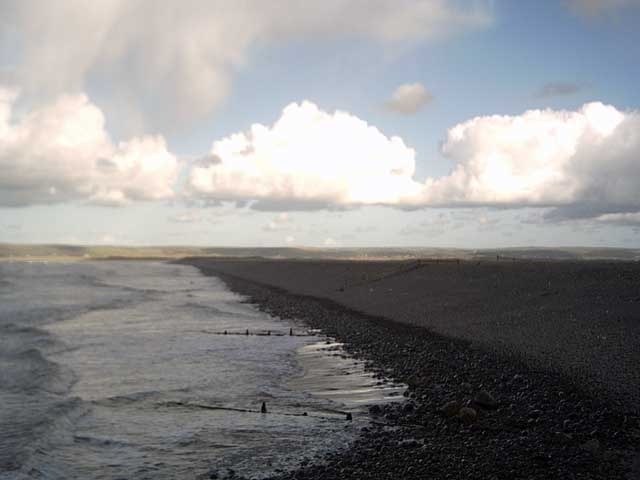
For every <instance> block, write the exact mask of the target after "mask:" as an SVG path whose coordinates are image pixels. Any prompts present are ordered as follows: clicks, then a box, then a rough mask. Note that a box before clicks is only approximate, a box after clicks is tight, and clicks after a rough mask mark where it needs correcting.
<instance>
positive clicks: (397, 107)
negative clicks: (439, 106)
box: [385, 83, 433, 115]
mask: <svg viewBox="0 0 640 480" xmlns="http://www.w3.org/2000/svg"><path fill="white" fill-rule="evenodd" d="M432 99H433V95H431V94H430V93H429V92H427V89H426V88H424V86H423V85H422V84H421V83H406V84H404V85H400V86H399V87H398V88H396V90H395V91H394V92H393V94H392V95H391V98H390V99H389V100H387V102H386V103H385V106H386V108H387V110H390V111H392V112H397V113H403V114H406V115H411V114H413V113H416V112H418V111H420V110H422V108H423V107H424V106H425V105H426V104H427V103H429V102H430V101H431V100H432Z"/></svg>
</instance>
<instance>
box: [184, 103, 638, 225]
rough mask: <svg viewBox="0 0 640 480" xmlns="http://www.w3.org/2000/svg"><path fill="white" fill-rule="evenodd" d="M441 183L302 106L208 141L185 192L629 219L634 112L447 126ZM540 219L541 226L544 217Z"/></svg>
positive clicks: (387, 148) (397, 153) (534, 115)
mask: <svg viewBox="0 0 640 480" xmlns="http://www.w3.org/2000/svg"><path fill="white" fill-rule="evenodd" d="M442 153H443V155H444V156H445V157H447V158H449V159H450V160H451V161H452V163H453V168H452V171H451V173H450V174H449V175H446V176H443V177H440V178H427V179H426V181H425V182H418V181H416V180H415V179H414V173H415V152H414V151H413V150H412V149H411V148H409V147H408V146H406V145H405V144H404V142H403V141H402V139H400V138H399V137H390V138H389V137H386V136H385V135H384V134H383V133H382V132H380V131H379V130H378V129H376V128H375V127H373V126H371V125H368V124H367V123H366V122H364V121H362V120H360V119H359V118H357V117H355V116H353V115H351V114H349V113H346V112H340V111H337V112H334V113H328V112H325V111H323V110H321V109H319V108H318V107H317V106H316V105H314V104H313V103H311V102H303V103H301V104H295V103H294V104H291V105H289V106H287V107H286V108H285V109H284V110H283V112H282V116H281V117H280V119H279V120H278V121H276V123H275V124H274V125H273V126H271V127H269V126H264V125H253V126H252V127H251V129H250V130H249V131H247V132H244V133H237V134H234V135H231V136H229V137H226V138H224V139H221V140H219V141H216V142H214V144H213V147H212V149H211V153H210V157H211V158H215V159H216V162H206V163H204V164H203V163H195V164H194V165H193V166H192V167H191V169H190V171H189V175H188V182H187V183H188V188H189V193H190V195H192V196H194V197H196V198H198V197H199V198H205V199H214V200H236V201H238V200H243V201H248V200H254V201H258V204H260V203H261V202H262V203H265V204H266V205H281V206H282V205H286V207H287V208H288V209H295V208H303V207H304V206H307V207H308V208H327V207H345V208H346V207H352V206H357V205H376V204H379V205H390V206H395V207H399V208H421V207H429V206H440V207H472V206H494V207H503V208H518V207H525V206H538V207H556V211H555V214H556V216H557V217H558V218H560V217H565V218H568V217H569V216H570V215H572V214H573V215H575V214H576V213H577V212H580V215H581V216H582V217H583V218H585V217H595V216H598V215H602V214H604V213H616V212H619V213H621V212H633V211H640V196H638V195H637V192H638V191H640V160H639V159H640V113H638V112H635V111H631V112H623V111H619V110H617V109H616V108H615V107H612V106H608V105H603V104H602V103H598V102H594V103H588V104H585V105H584V106H583V107H582V108H580V109H579V110H577V111H556V110H550V109H548V110H530V111H527V112H524V113H523V114H521V115H515V116H500V115H493V116H483V117H476V118H473V119H471V120H469V121H467V122H464V123H461V124H458V125H456V126H454V127H452V128H451V129H449V131H448V134H447V138H446V141H445V142H444V143H443V145H442ZM550 218H551V217H550Z"/></svg>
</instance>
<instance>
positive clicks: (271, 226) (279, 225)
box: [262, 212, 293, 232]
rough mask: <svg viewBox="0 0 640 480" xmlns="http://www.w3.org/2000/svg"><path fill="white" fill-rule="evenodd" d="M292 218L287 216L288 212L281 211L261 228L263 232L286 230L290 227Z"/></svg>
mask: <svg viewBox="0 0 640 480" xmlns="http://www.w3.org/2000/svg"><path fill="white" fill-rule="evenodd" d="M292 223H293V220H292V219H291V217H289V214H288V213H286V212H282V213H280V214H278V215H277V216H276V217H275V218H274V219H273V220H271V221H270V222H269V223H267V224H266V225H265V226H264V227H262V229H263V230H264V231H265V232H278V231H281V230H287V229H289V228H291V226H292Z"/></svg>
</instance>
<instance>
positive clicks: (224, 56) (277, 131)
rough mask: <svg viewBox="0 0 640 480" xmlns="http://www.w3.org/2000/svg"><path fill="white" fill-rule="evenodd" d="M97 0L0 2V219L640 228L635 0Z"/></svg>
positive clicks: (159, 233)
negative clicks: (237, 0) (265, 4)
mask: <svg viewBox="0 0 640 480" xmlns="http://www.w3.org/2000/svg"><path fill="white" fill-rule="evenodd" d="M36 3H37V2H36ZM99 3H100V5H101V8H102V9H103V11H102V14H101V15H97V14H96V17H95V18H90V19H89V20H87V21H86V22H87V24H86V25H85V24H84V23H82V22H84V20H82V22H81V21H74V19H75V18H78V19H80V18H82V19H84V15H85V14H86V12H83V11H82V8H83V7H81V6H80V7H78V6H77V4H72V3H70V2H69V3H68V4H66V3H65V2H59V3H57V4H55V5H53V6H47V8H35V5H36V4H30V2H15V3H14V2H11V1H10V2H6V3H5V4H4V5H5V6H2V7H0V10H2V9H6V11H5V12H1V11H0V17H2V18H5V19H8V20H5V22H4V23H0V39H2V42H1V43H2V46H1V47H0V168H1V169H2V171H4V172H5V175H3V176H4V179H1V178H0V241H4V242H31V243H33V242H36V243H44V242H60V243H83V244H99V243H108V244H141V245H154V244H156V245H157V244H174V245H175V244H183V245H188V244H197V245H242V246H281V245H315V246H323V245H327V246H384V245H386V246H395V245H397V246H443V247H445V246H454V247H467V248H479V247H492V246H501V247H502V246H519V245H544V246H560V245H605V246H625V247H638V246H640V195H636V194H635V192H636V191H640V138H639V137H640V133H639V132H640V114H639V113H638V110H639V109H640V92H639V91H638V88H637V84H638V81H639V80H640V47H638V45H640V34H639V33H638V31H637V28H634V27H635V26H637V25H638V24H639V21H640V2H636V1H635V0H608V1H602V2H594V1H593V0H574V1H567V2H563V1H551V0H548V1H521V2H520V1H518V2H515V1H506V0H495V1H468V2H465V1H446V0H424V1H420V0H415V1H399V2H391V1H389V2H387V1H384V0H376V1H373V2H369V3H367V2H362V1H357V0H355V1H346V0H331V1H329V2H322V3H320V2H318V3H313V2H310V4H309V5H312V6H311V7H309V8H308V9H300V8H297V9H296V8H295V7H292V6H291V5H290V3H291V2H288V1H286V0H281V1H279V2H275V3H274V4H273V5H276V4H277V5H278V6H281V7H282V10H283V11H284V12H287V15H282V14H280V15H276V14H274V13H272V12H270V11H267V10H265V9H264V8H261V7H259V4H258V3H256V2H253V3H252V2H250V1H248V2H243V3H242V6H239V7H229V4H228V3H225V2H200V1H197V0H192V1H190V2H186V3H185V4H184V6H183V7H182V10H181V11H180V13H179V15H177V14H176V15H172V14H171V12H173V10H172V8H174V7H175V5H173V6H172V4H171V2H151V4H150V5H149V6H147V9H146V10H145V8H143V7H144V5H143V4H144V1H141V2H138V5H139V7H140V8H139V9H138V10H136V8H132V7H129V6H126V4H125V6H123V4H122V2H119V0H105V1H103V2H99ZM40 6H41V4H40ZM78 8H79V9H80V10H78ZM43 10H44V11H43ZM143 11H146V12H147V15H148V16H149V17H150V18H149V19H147V21H145V20H144V19H142V18H141V12H143ZM2 13H4V15H2ZM221 17H222V18H223V19H224V21H225V23H224V24H221V23H220V22H222V20H220V18H221ZM289 17H290V18H289ZM167 18H168V19H169V20H171V21H169V20H167ZM42 22H45V25H46V28H36V27H34V26H38V25H42ZM92 22H94V23H92ZM123 25H124V26H123ZM96 32H97V33H96ZM167 38H168V40H167ZM45 44H46V45H47V47H46V48H45V47H43V46H42V45H45ZM65 52H70V53H68V54H67V53H65ZM403 85H405V86H407V88H406V89H405V90H402V91H403V92H410V94H408V96H406V98H404V99H403V102H405V103H403V104H402V105H409V107H410V110H411V111H410V112H408V111H402V108H401V106H398V105H399V104H394V102H393V101H392V97H393V95H394V92H396V91H397V90H398V89H399V88H400V87H401V86H403ZM2 91H4V92H5V94H4V97H3V95H2ZM6 92H10V93H6ZM3 98H4V100H3ZM398 98H399V97H398ZM304 101H307V103H306V104H304V103H302V102H304ZM3 102H4V103H3ZM292 102H297V107H296V108H292V109H288V110H286V111H285V112H286V113H283V109H284V108H285V107H287V106H288V105H290V104H291V103H292ZM407 102H409V103H407ZM594 102H597V104H598V105H600V104H602V108H599V107H598V108H595V107H594V108H587V109H585V107H584V106H585V105H588V104H592V105H593V104H595V103H594ZM3 108H4V111H8V112H9V113H8V114H6V115H5V120H4V125H5V127H3V115H2V112H3ZM336 110H338V111H341V112H344V116H343V117H340V116H339V115H337V114H336V113H335V112H336ZM532 110H545V111H546V112H547V113H546V114H544V115H542V116H540V115H536V114H532V113H529V114H528V113H526V112H528V111H532ZM498 115H499V116H508V117H503V118H502V119H499V118H498V117H496V116H498ZM54 119H55V120H54ZM473 119H476V120H475V121H474V120H473ZM279 120H282V121H281V122H280V127H277V126H276V122H278V121H279ZM363 122H366V126H363V125H364V123H363ZM103 123H104V125H103ZM254 124H262V125H264V129H263V130H260V131H259V132H262V133H259V132H258V131H256V132H258V133H254V134H252V135H245V136H244V137H243V138H242V139H241V140H238V138H236V139H235V140H233V141H231V140H230V138H232V137H231V136H232V135H234V134H237V133H242V132H247V131H248V130H249V129H250V127H251V125H254ZM456 126H458V127H460V128H458V130H459V131H460V135H459V136H457V137H452V136H450V135H449V134H448V132H449V131H450V129H453V128H454V127H456ZM373 127H374V128H375V129H377V130H376V132H373V131H372V128H373ZM393 137H399V138H398V141H401V142H402V144H401V145H399V144H398V143H397V142H396V141H394V140H393ZM225 139H227V140H228V141H227V142H226V143H224V140H225ZM54 140H55V141H54ZM214 142H218V143H217V145H218V146H217V147H216V146H215V145H214ZM238 142H240V143H238ZM61 145H63V146H62V147H61ZM207 158H208V159H213V161H208V163H203V160H202V159H207ZM245 160H246V163H243V162H245ZM412 162H413V163H412ZM412 165H413V167H414V168H413V169H412V168H411V166H412ZM455 171H457V172H458V174H457V175H452V172H455ZM389 172H391V173H389ZM431 181H433V182H431ZM430 182H431V183H430ZM635 187H638V188H637V189H636V188H635Z"/></svg>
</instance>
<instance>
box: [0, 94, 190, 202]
mask: <svg viewBox="0 0 640 480" xmlns="http://www.w3.org/2000/svg"><path fill="white" fill-rule="evenodd" d="M16 98H17V94H16V92H15V91H11V90H8V89H6V88H5V89H3V88H0V171H2V175H1V176H0V205H2V206H21V205H31V204H50V203H59V202H65V201H69V200H78V199H79V200H83V201H88V202H90V203H94V204H100V205H114V206H115V205H123V204H126V203H129V202H131V201H135V200H161V199H167V198H171V197H172V196H173V195H174V192H173V189H172V186H173V182H174V181H175V178H176V176H177V173H178V162H177V160H176V158H175V157H174V156H173V155H172V154H170V153H169V152H168V151H167V147H166V144H165V141H164V139H163V138H162V137H159V136H144V137H136V138H132V139H130V140H128V141H126V142H120V143H118V144H114V143H113V142H112V141H111V140H110V138H109V135H108V134H107V132H106V130H105V125H104V123H105V120H104V115H103V114H102V112H101V111H100V109H99V108H98V107H96V106H95V105H93V104H92V103H91V102H90V101H89V99H88V98H87V97H86V96H85V95H64V96H61V97H59V98H58V99H57V100H55V101H54V102H52V103H49V104H47V105H45V106H43V107H40V108H37V109H34V110H31V111H29V112H26V113H24V114H22V115H16V114H14V103H15V101H16Z"/></svg>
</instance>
